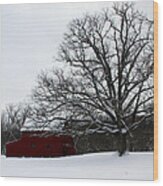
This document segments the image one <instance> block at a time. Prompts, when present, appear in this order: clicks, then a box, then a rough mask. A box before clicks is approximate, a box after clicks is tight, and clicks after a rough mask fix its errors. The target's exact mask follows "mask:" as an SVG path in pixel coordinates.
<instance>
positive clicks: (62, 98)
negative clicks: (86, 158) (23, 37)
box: [32, 3, 154, 156]
mask: <svg viewBox="0 0 163 186" xmlns="http://www.w3.org/2000/svg"><path fill="white" fill-rule="evenodd" d="M59 61H60V62H61V63H68V64H69V65H70V67H69V72H67V73H66V72H65V71H66V69H65V71H51V72H49V74H48V73H42V74H41V75H40V76H39V80H38V86H37V87H36V89H35V90H34V93H33V100H34V102H35V106H34V108H33V109H32V112H33V113H32V118H33V120H34V121H35V122H38V123H39V122H40V123H44V124H47V125H49V124H50V123H54V121H57V122H58V123H61V124H62V125H63V126H64V127H63V128H64V129H65V128H66V129H67V130H68V129H69V128H70V129H71V131H77V132H78V133H79V132H80V129H81V130H83V129H84V132H85V133H92V132H99V133H100V132H101V133H102V132H103V133H112V134H115V135H116V136H117V139H118V141H119V142H118V144H119V145H118V146H117V150H118V152H119V155H120V156H121V155H123V154H124V153H125V151H126V148H127V147H126V135H130V136H131V135H132V131H133V130H134V129H136V128H137V127H139V126H140V125H141V124H142V123H143V122H144V121H145V120H146V119H147V118H149V117H151V116H152V115H153V109H150V108H148V107H149V106H150V107H151V105H152V104H153V87H154V85H153V66H154V65H153V21H152V20H149V19H148V18H147V17H145V16H144V15H143V14H142V13H140V12H139V11H138V10H136V9H135V6H134V4H130V3H116V4H114V5H113V7H112V9H107V10H103V11H102V12H101V13H98V14H95V15H85V16H84V17H83V18H81V19H74V20H73V21H72V22H71V23H70V25H69V30H68V32H67V33H66V34H65V35H64V40H63V43H62V44H61V47H60V50H59ZM73 129H74V130H73Z"/></svg>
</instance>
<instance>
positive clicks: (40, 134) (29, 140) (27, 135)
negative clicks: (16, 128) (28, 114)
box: [6, 131, 76, 157]
mask: <svg viewBox="0 0 163 186" xmlns="http://www.w3.org/2000/svg"><path fill="white" fill-rule="evenodd" d="M74 154H76V150H75V148H74V143H73V138H72V137H71V136H68V135H57V136H55V135H52V134H47V133H45V131H24V132H22V137H21V138H20V139H19V140H17V141H13V142H10V143H8V144H6V156H7V157H58V156H66V155H74Z"/></svg>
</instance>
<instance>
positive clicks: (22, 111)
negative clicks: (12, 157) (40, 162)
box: [1, 104, 28, 153]
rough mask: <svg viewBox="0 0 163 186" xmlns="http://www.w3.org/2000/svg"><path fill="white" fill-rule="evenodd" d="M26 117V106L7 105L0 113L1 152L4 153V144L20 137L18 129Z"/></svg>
mask: <svg viewBox="0 0 163 186" xmlns="http://www.w3.org/2000/svg"><path fill="white" fill-rule="evenodd" d="M27 115H28V106H23V105H21V104H19V105H8V106H7V107H6V109H5V110H3V111H2V113H1V137H2V138H1V139H2V143H1V144H2V145H1V147H2V152H3V153H5V144H6V143H7V142H9V141H13V140H17V139H18V138H19V137H20V129H21V127H22V126H23V124H24V123H25V120H26V118H27Z"/></svg>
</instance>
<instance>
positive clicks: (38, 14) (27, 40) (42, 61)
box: [0, 0, 153, 108]
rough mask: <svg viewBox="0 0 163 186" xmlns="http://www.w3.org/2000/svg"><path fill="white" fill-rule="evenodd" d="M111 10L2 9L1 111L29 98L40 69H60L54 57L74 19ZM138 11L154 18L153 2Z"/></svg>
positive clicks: (94, 6) (84, 6) (81, 6)
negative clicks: (55, 67)
mask: <svg viewBox="0 0 163 186" xmlns="http://www.w3.org/2000/svg"><path fill="white" fill-rule="evenodd" d="M148 1H151V0H148ZM110 6H111V2H96V3H64V4H63V3H60V4H56V3H54V4H19V5H18V4H16V5H1V7H0V17H1V25H0V26H1V31H0V32H1V33H0V34H1V38H0V42H1V53H0V54H1V55H0V58H1V60H0V104H1V108H3V107H4V106H5V105H6V104H9V103H17V102H20V101H23V100H24V99H26V98H28V97H29V95H30V92H31V89H32V88H33V87H34V85H35V84H36V79H37V75H38V73H39V72H40V71H41V69H47V68H50V67H52V66H57V64H56V63H55V62H54V60H53V57H54V56H56V54H57V48H58V46H59V44H60V43H61V41H62V38H63V34H64V33H65V32H66V30H67V24H68V23H69V22H70V21H71V20H72V19H73V18H76V17H81V16H82V15H83V14H84V13H86V12H90V13H93V12H95V11H99V10H100V9H102V8H106V7H110ZM137 7H138V8H139V9H140V10H142V11H143V12H144V13H145V14H146V15H147V16H148V17H150V18H152V16H153V3H152V1H151V2H150V3H149V2H148V3H147V2H145V3H142V2H139V3H137Z"/></svg>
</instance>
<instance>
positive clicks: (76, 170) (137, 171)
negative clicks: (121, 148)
mask: <svg viewBox="0 0 163 186" xmlns="http://www.w3.org/2000/svg"><path fill="white" fill-rule="evenodd" d="M1 175H2V176H20V177H55V178H91V179H92V178H97V179H130V180H153V153H152V152H148V153H146V152H140V153H129V154H126V155H125V156H123V157H118V155H117V153H116V152H109V153H108V152H107V153H94V154H86V155H78V156H70V157H60V158H6V157H5V156H2V157H1Z"/></svg>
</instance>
